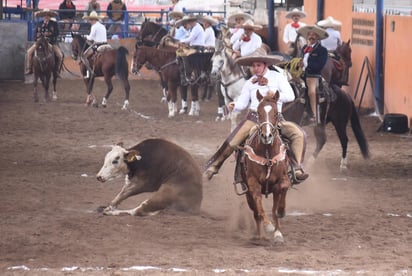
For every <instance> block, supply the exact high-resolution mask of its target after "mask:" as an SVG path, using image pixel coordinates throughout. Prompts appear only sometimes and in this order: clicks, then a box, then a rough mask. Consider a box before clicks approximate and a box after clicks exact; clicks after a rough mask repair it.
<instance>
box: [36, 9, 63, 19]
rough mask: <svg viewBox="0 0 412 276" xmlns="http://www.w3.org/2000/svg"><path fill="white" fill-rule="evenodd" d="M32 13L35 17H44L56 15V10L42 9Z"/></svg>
mask: <svg viewBox="0 0 412 276" xmlns="http://www.w3.org/2000/svg"><path fill="white" fill-rule="evenodd" d="M34 15H35V16H36V17H45V16H50V17H56V16H57V12H55V11H52V10H50V9H43V10H41V11H38V12H36V13H35V14H34Z"/></svg>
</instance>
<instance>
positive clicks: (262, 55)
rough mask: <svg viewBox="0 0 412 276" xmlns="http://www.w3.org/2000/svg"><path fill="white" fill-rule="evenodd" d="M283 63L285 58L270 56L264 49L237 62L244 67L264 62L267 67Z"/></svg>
mask: <svg viewBox="0 0 412 276" xmlns="http://www.w3.org/2000/svg"><path fill="white" fill-rule="evenodd" d="M282 61H283V57H282V56H279V55H268V54H267V53H266V50H265V49H263V48H258V49H257V50H256V51H254V52H253V53H252V54H250V55H248V56H245V57H240V58H237V59H236V60H235V62H236V63H237V64H239V65H242V66H252V63H253V62H264V63H266V65H267V66H270V65H274V64H278V63H279V62H282Z"/></svg>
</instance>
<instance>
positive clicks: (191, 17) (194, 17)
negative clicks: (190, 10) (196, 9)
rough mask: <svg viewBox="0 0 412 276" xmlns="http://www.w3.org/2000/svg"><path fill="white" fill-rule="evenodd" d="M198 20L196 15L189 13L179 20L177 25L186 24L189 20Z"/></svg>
mask: <svg viewBox="0 0 412 276" xmlns="http://www.w3.org/2000/svg"><path fill="white" fill-rule="evenodd" d="M197 20H198V18H197V17H196V16H194V15H193V14H189V15H185V16H183V18H182V19H179V20H177V21H176V24H175V25H176V27H180V26H182V25H185V24H186V23H188V22H191V21H197Z"/></svg>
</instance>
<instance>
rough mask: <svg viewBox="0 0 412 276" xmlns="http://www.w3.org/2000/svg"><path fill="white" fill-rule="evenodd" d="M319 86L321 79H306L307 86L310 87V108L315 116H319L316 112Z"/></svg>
mask: <svg viewBox="0 0 412 276" xmlns="http://www.w3.org/2000/svg"><path fill="white" fill-rule="evenodd" d="M318 84H319V78H310V77H306V86H307V87H308V96H309V101H310V108H311V109H312V112H313V115H315V117H316V116H317V112H316V90H317V87H318Z"/></svg>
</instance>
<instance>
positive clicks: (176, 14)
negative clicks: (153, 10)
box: [169, 11, 185, 19]
mask: <svg viewBox="0 0 412 276" xmlns="http://www.w3.org/2000/svg"><path fill="white" fill-rule="evenodd" d="M183 16H185V14H184V13H183V12H180V11H171V12H169V18H171V19H176V18H177V17H178V18H183Z"/></svg>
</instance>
